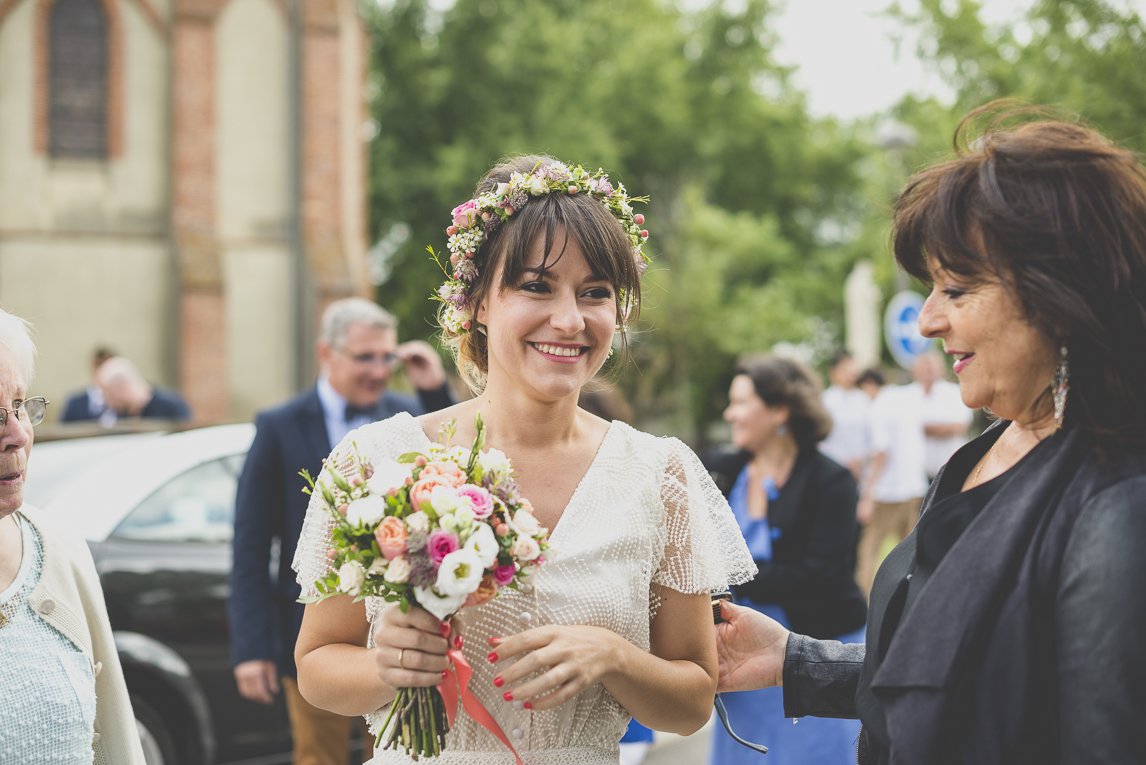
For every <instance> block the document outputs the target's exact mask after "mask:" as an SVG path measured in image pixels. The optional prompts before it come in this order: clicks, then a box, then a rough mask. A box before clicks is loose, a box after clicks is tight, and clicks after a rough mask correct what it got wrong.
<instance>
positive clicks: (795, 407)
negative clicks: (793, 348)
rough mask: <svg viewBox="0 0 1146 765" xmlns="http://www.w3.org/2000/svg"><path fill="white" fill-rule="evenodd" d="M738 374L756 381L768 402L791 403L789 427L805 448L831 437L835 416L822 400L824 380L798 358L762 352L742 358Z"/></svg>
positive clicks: (782, 404)
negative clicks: (829, 435)
mask: <svg viewBox="0 0 1146 765" xmlns="http://www.w3.org/2000/svg"><path fill="white" fill-rule="evenodd" d="M736 374H737V375H745V376H746V377H747V378H748V379H749V380H751V381H752V387H753V388H754V389H755V390H756V395H757V396H759V397H760V398H761V399H762V400H763V401H764V403H765V404H767V405H768V406H770V407H774V406H786V407H788V427H789V428H790V429H791V431H792V438H794V439H795V440H796V445H797V446H799V447H800V448H801V449H806V448H809V447H812V446H815V445H816V444H818V443H819V442H820V441H823V440H824V439H825V438H827V437H828V432H829V431H831V429H832V416H831V415H830V414H828V410H826V409H824V405H823V404H821V403H820V393H821V392H822V391H821V389H820V380H819V378H818V377H816V374H815V373H814V372H812V371H811V370H810V369H808V368H807V367H806V366H804V365H803V364H801V363H800V362H798V361H794V360H792V359H786V358H784V357H782V356H772V355H768V356H758V357H755V358H750V359H742V360H741V361H740V363H739V364H738V365H737V366H736Z"/></svg>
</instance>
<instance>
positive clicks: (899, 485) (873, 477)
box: [856, 385, 927, 594]
mask: <svg viewBox="0 0 1146 765" xmlns="http://www.w3.org/2000/svg"><path fill="white" fill-rule="evenodd" d="M868 412H869V423H870V437H871V449H872V454H871V462H870V464H869V466H868V471H867V475H865V476H864V480H863V483H862V485H861V487H860V499H859V503H858V505H857V506H856V518H857V520H859V522H860V523H862V524H863V525H864V529H863V533H862V534H861V535H860V542H859V548H858V550H857V552H856V583H857V584H859V586H860V589H861V590H863V591H864V593H865V594H867V593H870V592H871V583H872V580H873V579H875V570H876V568H877V567H878V565H879V552H880V548H881V547H882V545H883V541H884V539H886V538H887V536H888V535H889V534H892V535H894V536H895V537H896V538H897V539H903V538H904V537H906V536H907V535H908V534H910V533H911V530H912V528H914V527H915V522H916V520H918V518H919V505H920V503H921V502H922V501H923V495H924V494H925V493H926V492H927V473H926V471H925V469H924V459H923V454H924V438H923V419H922V418H923V389H922V388H921V387H919V386H916V385H889V386H887V387H885V388H883V389H882V390H881V391H880V392H879V395H878V396H876V399H875V401H873V402H872V405H871V408H870V409H869V410H868Z"/></svg>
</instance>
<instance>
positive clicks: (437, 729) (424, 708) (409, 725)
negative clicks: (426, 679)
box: [374, 688, 450, 761]
mask: <svg viewBox="0 0 1146 765" xmlns="http://www.w3.org/2000/svg"><path fill="white" fill-rule="evenodd" d="M449 730H450V723H449V721H448V719H447V718H446V705H445V702H444V701H443V700H442V695H441V694H440V693H438V689H437V688H399V689H398V694H397V695H396V696H395V697H394V701H393V702H392V703H391V704H390V712H389V713H388V714H387V715H386V719H385V721H384V722H383V723H382V728H381V730H379V731H378V738H377V739H375V741H374V746H375V747H376V748H377V747H378V746H381V747H382V748H383V749H389V748H390V747H391V746H393V747H394V748H395V749H398V748H402V749H404V750H406V754H408V755H410V756H412V757H413V758H414V760H415V761H417V759H418V758H419V757H437V756H438V755H440V754H441V753H442V750H443V749H445V748H446V733H448V732H449Z"/></svg>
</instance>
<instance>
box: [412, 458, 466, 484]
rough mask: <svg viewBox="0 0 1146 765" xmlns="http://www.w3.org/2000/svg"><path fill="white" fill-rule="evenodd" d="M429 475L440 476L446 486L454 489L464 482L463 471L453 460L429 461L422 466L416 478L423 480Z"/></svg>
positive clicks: (464, 475)
mask: <svg viewBox="0 0 1146 765" xmlns="http://www.w3.org/2000/svg"><path fill="white" fill-rule="evenodd" d="M431 476H436V477H438V478H441V479H442V481H443V482H445V484H446V485H447V486H452V487H453V488H455V489H456V488H458V487H459V486H461V485H462V484H464V483H465V482H466V474H465V471H463V470H462V469H461V468H460V467H458V466H457V465H456V464H455V463H453V462H431V463H430V464H429V465H426V466H425V467H424V468H422V472H421V473H420V474H419V476H418V478H419V480H425V479H426V478H430V477H431Z"/></svg>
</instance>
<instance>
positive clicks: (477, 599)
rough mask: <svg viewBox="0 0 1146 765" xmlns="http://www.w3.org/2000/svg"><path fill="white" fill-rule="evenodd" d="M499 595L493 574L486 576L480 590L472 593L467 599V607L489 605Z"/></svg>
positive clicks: (482, 580)
mask: <svg viewBox="0 0 1146 765" xmlns="http://www.w3.org/2000/svg"><path fill="white" fill-rule="evenodd" d="M496 595H497V582H496V581H494V578H493V574H486V575H485V576H483V577H482V578H481V584H479V585H478V588H477V589H476V590H474V591H473V592H472V593H470V595H469V597H467V598H466V603H465V604H466V605H467V606H480V605H482V604H483V603H488V602H490V601H491V600H493V599H494V596H496Z"/></svg>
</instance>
